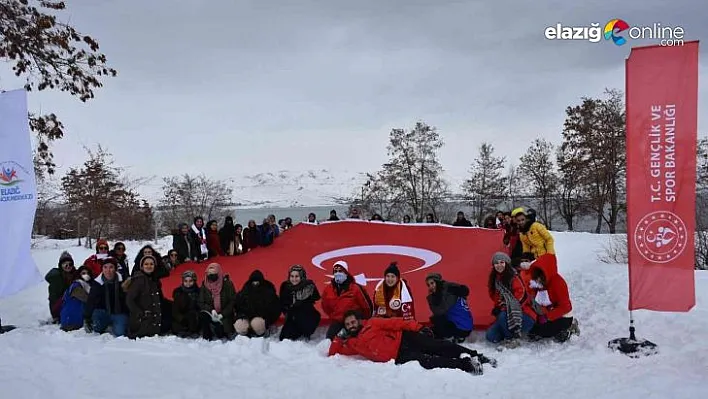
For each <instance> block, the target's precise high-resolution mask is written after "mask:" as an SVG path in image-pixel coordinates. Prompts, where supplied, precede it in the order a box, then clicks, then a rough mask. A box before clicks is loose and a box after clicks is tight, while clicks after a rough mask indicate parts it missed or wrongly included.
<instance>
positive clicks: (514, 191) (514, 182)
mask: <svg viewBox="0 0 708 399" xmlns="http://www.w3.org/2000/svg"><path fill="white" fill-rule="evenodd" d="M521 178H522V176H521V173H519V167H518V166H516V165H514V164H509V167H508V168H507V171H506V184H507V190H508V191H507V192H508V193H509V202H510V203H511V209H514V208H516V204H517V201H518V198H519V197H520V196H523V195H524V194H525V193H526V188H525V186H524V185H523V184H521Z"/></svg>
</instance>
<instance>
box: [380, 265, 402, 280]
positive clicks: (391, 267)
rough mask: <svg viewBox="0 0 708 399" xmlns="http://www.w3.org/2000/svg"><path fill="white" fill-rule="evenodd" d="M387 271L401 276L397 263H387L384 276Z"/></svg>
mask: <svg viewBox="0 0 708 399" xmlns="http://www.w3.org/2000/svg"><path fill="white" fill-rule="evenodd" d="M389 273H392V274H395V275H396V277H398V278H401V271H400V270H398V265H397V263H396V262H391V264H390V265H388V267H387V268H386V270H384V276H386V275H387V274H389Z"/></svg>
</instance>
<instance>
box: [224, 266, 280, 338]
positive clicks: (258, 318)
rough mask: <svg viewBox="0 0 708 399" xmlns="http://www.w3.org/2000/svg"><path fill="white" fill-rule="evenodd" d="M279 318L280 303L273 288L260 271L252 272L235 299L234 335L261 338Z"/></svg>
mask: <svg viewBox="0 0 708 399" xmlns="http://www.w3.org/2000/svg"><path fill="white" fill-rule="evenodd" d="M279 317H280V301H279V300H278V294H277V293H276V291H275V286H274V285H273V283H271V282H270V281H268V280H266V279H265V277H263V273H261V271H260V270H254V271H253V273H251V276H250V277H249V278H248V281H246V283H245V284H244V285H243V289H242V290H241V292H239V293H238V295H237V298H236V323H235V324H234V327H235V329H236V333H237V334H239V335H247V336H257V337H261V336H263V335H265V333H266V331H267V330H268V327H270V326H271V325H272V324H273V323H275V322H276V321H277V320H278V318H279Z"/></svg>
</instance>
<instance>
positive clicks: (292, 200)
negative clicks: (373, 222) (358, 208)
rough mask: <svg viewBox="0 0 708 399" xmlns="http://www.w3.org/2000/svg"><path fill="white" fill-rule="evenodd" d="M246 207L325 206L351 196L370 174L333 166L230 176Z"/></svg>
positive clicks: (238, 200) (239, 202)
mask: <svg viewBox="0 0 708 399" xmlns="http://www.w3.org/2000/svg"><path fill="white" fill-rule="evenodd" d="M228 181H229V183H230V184H231V185H232V187H233V198H234V202H235V203H236V204H237V205H238V206H243V207H284V208H286V207H296V206H325V205H333V204H337V203H340V202H342V200H343V199H346V198H351V197H352V196H353V195H355V193H356V191H357V190H360V187H361V186H362V185H363V184H364V183H365V182H366V174H365V173H359V172H350V171H334V170H330V169H319V170H306V171H290V170H279V171H276V172H263V173H257V174H250V175H244V176H239V177H234V178H231V179H228Z"/></svg>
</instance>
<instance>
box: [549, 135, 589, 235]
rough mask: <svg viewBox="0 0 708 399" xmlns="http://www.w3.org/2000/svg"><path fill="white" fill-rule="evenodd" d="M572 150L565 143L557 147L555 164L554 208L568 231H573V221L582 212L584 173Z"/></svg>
mask: <svg viewBox="0 0 708 399" xmlns="http://www.w3.org/2000/svg"><path fill="white" fill-rule="evenodd" d="M573 151H574V148H572V147H569V146H567V145H566V144H565V143H564V144H563V145H562V146H560V147H558V150H557V153H556V162H557V163H558V190H557V192H556V197H555V201H556V208H557V209H558V213H559V214H560V216H561V217H562V218H563V220H565V223H566V225H567V226H568V230H571V231H572V230H573V228H574V226H575V225H574V222H575V219H576V218H577V217H578V216H580V215H581V213H582V211H583V191H582V184H583V178H584V173H583V170H582V165H581V164H580V163H578V162H576V160H577V159H578V158H577V157H576V156H575V155H573V154H572V153H573Z"/></svg>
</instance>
